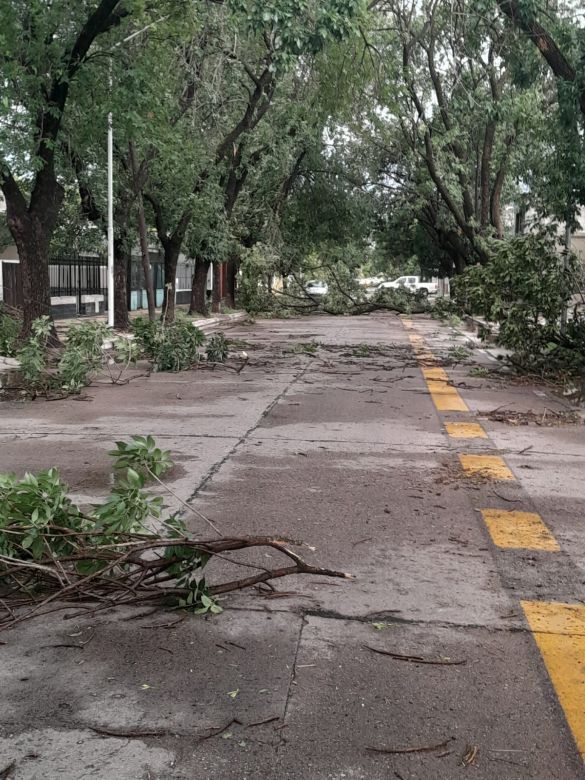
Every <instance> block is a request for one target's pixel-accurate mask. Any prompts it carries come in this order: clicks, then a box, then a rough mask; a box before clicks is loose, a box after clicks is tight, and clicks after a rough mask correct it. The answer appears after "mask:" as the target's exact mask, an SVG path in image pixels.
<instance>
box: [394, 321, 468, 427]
mask: <svg viewBox="0 0 585 780" xmlns="http://www.w3.org/2000/svg"><path fill="white" fill-rule="evenodd" d="M402 322H403V324H404V327H405V328H406V329H407V330H408V331H409V334H408V338H409V340H410V343H411V344H412V348H413V350H414V354H415V355H416V357H417V359H418V361H419V363H420V364H421V370H422V372H423V376H424V378H425V381H426V383H427V387H428V390H429V393H430V394H431V398H432V399H433V402H434V404H435V406H436V407H437V409H438V410H439V411H440V412H468V411H469V409H468V407H467V404H466V403H465V401H464V400H463V398H461V396H460V395H459V393H458V392H457V390H456V389H455V388H454V387H453V386H452V385H450V384H449V377H448V376H447V374H446V372H445V371H443V369H442V368H440V367H438V366H436V365H434V364H435V363H436V359H435V356H434V355H433V354H432V352H431V351H430V350H429V348H428V347H427V345H426V342H425V340H424V338H423V336H421V335H420V334H419V333H413V332H411V331H412V329H413V324H412V321H411V320H402Z"/></svg>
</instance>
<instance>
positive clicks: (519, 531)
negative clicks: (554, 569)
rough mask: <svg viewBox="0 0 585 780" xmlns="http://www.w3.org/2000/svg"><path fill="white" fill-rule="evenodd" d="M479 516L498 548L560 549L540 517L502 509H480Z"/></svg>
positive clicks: (556, 550) (549, 550) (531, 513)
mask: <svg viewBox="0 0 585 780" xmlns="http://www.w3.org/2000/svg"><path fill="white" fill-rule="evenodd" d="M481 514H482V515H483V519H484V520H485V523H486V525H487V527H488V531H489V532H490V535H491V537H492V539H493V541H494V544H497V546H498V547H504V548H506V549H515V550H519V549H523V550H545V551H546V552H559V550H560V549H561V548H560V547H559V544H558V542H557V540H556V539H555V538H554V536H553V535H552V533H551V532H550V531H549V529H548V528H547V527H546V525H545V524H544V522H543V520H542V518H541V516H540V515H537V514H535V513H533V512H516V511H506V510H504V509H482V510H481Z"/></svg>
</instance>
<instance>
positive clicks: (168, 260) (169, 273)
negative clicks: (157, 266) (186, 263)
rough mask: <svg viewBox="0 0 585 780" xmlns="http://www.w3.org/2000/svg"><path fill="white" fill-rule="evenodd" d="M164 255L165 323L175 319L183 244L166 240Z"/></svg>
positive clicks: (163, 316)
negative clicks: (179, 265) (178, 267)
mask: <svg viewBox="0 0 585 780" xmlns="http://www.w3.org/2000/svg"><path fill="white" fill-rule="evenodd" d="M163 252H164V254H163V257H164V270H165V290H164V293H163V305H162V310H163V313H162V318H163V322H164V323H165V324H168V323H171V322H174V321H175V301H176V297H177V293H176V286H177V265H178V263H179V254H180V252H181V244H177V243H176V242H175V241H170V240H165V241H164V243H163Z"/></svg>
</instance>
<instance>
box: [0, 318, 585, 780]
mask: <svg viewBox="0 0 585 780" xmlns="http://www.w3.org/2000/svg"><path fill="white" fill-rule="evenodd" d="M228 335H229V337H230V338H232V339H236V340H239V341H238V343H237V348H238V349H242V348H243V349H246V351H247V352H248V353H249V355H250V358H251V359H250V365H249V366H248V367H247V368H246V370H245V371H244V372H242V373H241V374H240V375H237V376H236V375H235V374H233V373H231V372H227V371H221V370H218V371H214V372H210V371H201V370H200V371H196V372H192V373H187V374H173V375H171V374H157V375H152V376H151V377H150V378H148V379H147V378H138V379H136V380H134V381H133V382H132V383H131V384H130V385H129V386H126V387H108V386H99V387H96V388H90V389H89V390H88V393H87V395H88V398H89V399H90V400H87V401H85V402H82V401H75V400H72V399H69V400H66V401H58V402H51V403H46V402H42V401H37V402H35V403H32V404H25V405H22V404H3V405H2V407H1V408H0V441H1V442H2V448H1V451H0V469H1V470H3V471H6V470H16V471H18V472H23V471H24V469H25V468H26V469H29V470H37V469H40V468H45V467H48V466H52V465H56V464H57V465H60V466H61V467H62V472H63V476H64V477H65V479H66V480H68V481H69V482H70V484H71V486H72V489H73V490H74V491H75V493H76V495H78V496H79V497H80V499H81V500H90V499H95V498H96V497H98V496H99V495H102V494H103V493H105V491H106V490H107V487H108V485H109V468H108V465H109V464H108V457H107V452H108V450H109V449H110V448H111V445H112V442H113V441H114V440H115V439H119V438H122V437H127V436H129V435H131V434H133V433H142V434H144V433H152V434H153V435H154V436H155V437H156V438H157V440H158V442H159V443H160V444H161V446H164V447H165V448H169V449H171V450H172V451H173V453H174V455H175V459H176V461H177V466H176V467H175V469H174V471H173V472H172V473H171V474H170V478H169V482H170V484H171V487H172V489H173V491H174V492H175V493H177V495H179V496H180V497H181V498H182V499H184V500H189V501H192V502H193V505H194V506H196V507H197V509H199V510H200V511H202V512H204V513H205V514H206V515H207V516H208V517H210V519H212V520H213V521H214V522H215V523H216V524H217V525H218V526H219V527H220V528H221V530H222V531H223V532H224V533H226V534H242V535H244V534H251V533H268V534H272V535H283V536H287V537H290V538H294V539H302V540H303V541H304V542H305V543H306V545H308V546H309V547H305V549H304V550H303V554H304V555H306V557H307V558H309V559H310V560H313V561H318V562H320V563H322V564H323V565H327V566H331V567H334V568H340V569H342V570H347V571H350V572H352V573H353V574H354V575H355V580H354V581H352V582H349V583H345V582H341V581H332V582H329V581H325V580H323V581H319V580H317V579H316V578H314V577H296V578H291V579H289V580H282V581H280V582H278V583H277V584H276V585H277V588H278V590H279V591H280V593H275V594H270V593H266V592H261V593H258V592H255V591H252V592H241V593H238V594H235V595H233V596H232V597H230V598H229V599H226V600H225V602H224V606H225V608H226V611H225V612H224V613H223V614H222V615H220V616H219V617H218V618H214V619H212V620H204V619H201V618H188V619H186V620H184V621H181V622H178V623H177V622H175V621H176V620H177V617H178V616H177V615H176V614H174V613H172V614H169V613H165V612H163V611H159V612H157V613H156V614H154V615H152V614H151V615H141V613H143V612H144V610H135V611H133V612H132V611H129V612H127V613H120V612H118V613H114V614H112V615H106V614H104V613H99V615H96V616H95V617H94V618H83V619H79V618H76V619H74V620H69V621H67V620H65V621H64V620H62V619H61V618H60V617H53V618H52V619H49V618H48V617H47V618H45V619H43V620H39V621H37V622H31V623H28V624H26V623H25V624H23V625H21V626H19V627H17V628H15V629H14V630H12V631H10V632H8V633H6V634H4V635H2V636H1V637H0V638H1V639H2V641H6V645H0V660H1V663H0V684H1V690H2V707H1V716H0V777H1V776H2V770H3V769H4V768H10V773H9V774H7V775H4V776H5V777H13V778H16V779H17V780H25V779H26V780H32V778H41V777H43V778H67V779H69V778H71V780H73V779H75V780H77V778H86V777H87V778H90V777H91V778H104V780H105V778H124V779H125V778H128V779H129V780H130V779H131V778H147V777H148V778H161V779H162V778H165V779H166V778H170V779H173V780H174V779H175V778H176V779H179V778H191V779H193V780H199V779H200V778H201V779H202V780H203V779H204V778H218V779H219V778H221V779H222V780H223V779H224V778H226V779H227V780H230V779H231V778H234V780H235V778H238V779H242V778H249V779H250V780H252V778H275V779H276V778H279V779H280V778H295V779H297V778H298V779H300V778H303V779H305V778H308V779H309V780H312V778H315V780H325V779H327V780H329V779H335V780H338V779H339V780H341V778H363V779H364V780H366V779H367V780H370V779H372V780H377V779H378V778H388V777H390V778H393V777H397V778H403V780H406V779H407V778H408V779H413V780H414V779H415V778H416V779H417V780H419V779H420V780H426V779H427V778H433V779H434V778H445V780H451V778H456V777H458V776H460V775H461V776H464V775H466V774H469V773H473V776H474V777H476V778H486V779H487V778H490V779H491V778H514V779H515V778H562V779H563V780H564V779H565V778H579V777H582V776H583V775H584V773H583V762H582V758H581V757H580V755H579V747H581V749H583V748H582V746H581V742H580V739H581V738H583V737H585V721H584V716H583V710H585V705H584V706H583V707H581V706H580V704H579V697H581V701H584V700H585V695H582V694H583V687H585V680H584V678H583V675H582V670H583V663H584V662H585V648H583V647H582V644H583V642H585V623H583V624H582V623H581V622H580V620H581V615H580V612H579V605H580V604H581V603H582V600H583V597H584V588H583V581H584V580H585V577H584V576H583V562H584V560H585V531H584V530H583V524H582V522H581V519H582V517H583V500H584V489H583V485H582V473H583V460H584V456H585V442H584V440H583V429H582V427H581V426H555V427H545V426H536V425H530V426H510V425H508V424H506V423H502V422H494V421H492V420H490V419H489V418H486V417H485V415H486V414H487V413H489V412H490V410H493V409H496V408H498V407H499V408H501V409H511V410H516V411H531V412H533V413H534V415H535V416H536V417H537V419H540V415H542V414H545V411H546V410H547V409H549V410H552V411H554V410H563V409H564V406H563V402H562V401H559V400H558V399H556V398H555V397H554V396H552V394H551V393H550V392H549V391H548V390H547V389H546V388H542V387H531V386H529V385H526V384H517V383H513V382H511V381H509V380H505V379H504V380H502V379H501V378H500V377H497V376H492V375H490V374H489V373H488V372H489V369H491V368H492V367H494V366H495V364H494V363H493V361H491V360H490V357H489V355H487V354H486V353H484V352H482V351H479V350H477V349H475V350H474V351H473V353H472V355H471V356H470V358H469V359H468V361H467V363H463V364H461V363H459V364H456V365H451V364H450V363H451V359H452V357H453V356H454V355H455V356H459V355H460V354H461V353H460V351H459V352H458V351H457V350H456V349H455V348H456V347H458V346H460V344H461V342H462V337H461V336H459V335H457V334H456V333H454V332H453V331H451V330H449V329H447V328H445V327H444V326H440V325H438V324H437V323H436V322H434V321H432V320H429V319H427V318H425V317H419V318H414V320H413V321H412V322H411V323H406V327H405V324H404V323H403V322H402V321H401V320H400V319H399V318H397V317H394V316H391V315H376V316H370V317H356V318H329V317H312V318H304V319H298V320H289V321H273V320H266V321H259V322H257V323H256V324H254V325H237V326H236V327H235V328H233V329H231V330H230V332H229V334H228ZM478 365H479V366H481V367H483V368H484V369H485V371H483V372H479V373H480V374H482V375H481V376H478V375H477V372H474V371H472V370H471V369H472V368H473V367H474V366H475V367H477V366H478ZM442 372H444V373H442ZM470 372H471V373H470ZM483 374H486V375H485V376H484V375H483ZM449 405H451V406H455V407H458V408H455V409H448V408H447V409H445V408H441V407H445V406H449ZM438 407H439V408H438ZM549 414H551V412H550V411H549ZM470 424H472V425H474V426H480V429H479V430H481V431H482V432H483V435H478V436H476V438H462V437H461V435H460V434H462V433H463V432H466V433H467V434H470V433H473V432H474V431H475V434H476V435H477V434H478V429H477V427H476V428H475V429H473V428H471V429H470V428H463V427H461V426H463V425H464V426H469V425H470ZM449 431H450V433H449ZM454 434H457V435H454ZM461 456H464V458H463V461H462V460H461ZM465 456H467V457H468V458H469V456H471V460H468V461H465ZM490 458H499V459H501V463H500V466H501V465H503V466H504V467H505V468H507V469H509V470H510V474H511V476H512V478H511V479H506V480H503V481H502V480H499V479H498V480H494V479H493V478H492V477H491V476H490V475H489V474H488V472H487V470H486V464H489V463H490V462H491V461H489V459H490ZM474 459H476V460H474ZM477 459H480V460H477ZM481 459H483V460H481ZM486 459H487V460H486ZM466 463H467V465H468V466H469V464H470V463H471V464H472V465H474V468H475V467H477V468H475V471H474V472H473V473H470V472H469V468H468V471H467V472H466V471H465V464H466ZM478 464H479V466H478ZM482 464H483V465H482ZM499 476H501V474H500V475H499ZM482 510H483V511H482ZM486 510H492V511H496V510H499V512H500V514H495V515H494V514H492V515H489V514H488V515H486V514H485V512H486ZM512 510H513V511H515V512H517V513H522V514H516V515H515V516H514V517H512V516H511V515H510V514H504V513H506V512H511V511H512ZM528 516H530V518H532V519H531V520H530V519H527V517H528ZM535 518H537V519H536V520H535ZM512 521H513V522H512ZM539 521H540V523H541V525H539ZM490 523H491V524H490ZM511 523H512V524H511ZM192 528H193V530H194V531H197V532H199V533H201V534H202V535H204V536H207V534H208V531H207V529H205V528H203V527H201V526H199V527H198V526H197V525H196V520H195V519H193V525H192ZM498 534H500V535H498ZM494 540H496V541H494ZM502 540H504V542H505V544H506V545H508V546H504V545H503V544H502ZM543 540H544V541H543ZM551 540H552V542H554V544H553V543H552V542H551ZM518 541H520V542H521V543H522V544H523V545H524V546H510V545H518ZM545 542H547V543H548V549H547V544H546V543H545ZM527 545H528V546H527ZM539 545H540V546H539ZM266 556H268V558H267V557H266ZM240 560H243V561H245V562H247V563H249V564H258V565H262V564H266V563H273V562H275V561H276V554H273V553H270V554H265V553H260V554H258V553H256V554H250V555H249V556H248V557H247V558H240ZM228 568H229V567H228V564H226V563H225V562H220V563H218V564H213V566H211V567H210V575H209V576H210V578H211V579H213V578H214V577H216V578H218V577H220V576H224V575H225V574H226V573H228ZM236 571H237V569H236ZM229 574H230V575H231V574H233V571H231V570H230V572H229ZM543 604H544V605H553V606H552V607H547V609H548V611H547V610H546V609H544V608H543V607H542V605H543ZM559 605H569V607H570V608H572V609H573V611H572V612H569V614H567V612H566V609H565V611H563V609H562V608H561V607H560V606H559ZM551 610H552V611H551ZM57 614H59V613H57ZM582 625H583V626H584V627H583V629H582ZM559 659H561V662H560V663H559ZM575 702H576V703H575ZM582 727H583V733H581V729H582ZM578 745H579V747H578Z"/></svg>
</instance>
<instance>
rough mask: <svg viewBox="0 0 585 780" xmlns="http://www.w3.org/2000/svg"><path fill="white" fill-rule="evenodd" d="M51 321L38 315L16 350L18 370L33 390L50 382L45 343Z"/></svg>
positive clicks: (47, 338) (49, 331) (50, 327)
mask: <svg viewBox="0 0 585 780" xmlns="http://www.w3.org/2000/svg"><path fill="white" fill-rule="evenodd" d="M51 329H52V323H51V320H50V318H49V317H40V318H39V319H37V320H35V321H34V322H33V324H32V331H31V335H30V338H29V339H28V340H27V342H26V343H25V344H24V345H23V346H22V347H21V348H20V349H19V350H18V352H17V353H16V357H17V359H18V360H19V362H20V371H21V373H22V375H23V377H24V379H25V380H26V382H27V383H28V384H29V386H30V388H31V389H32V390H33V391H37V390H41V389H46V388H47V387H48V386H49V384H50V377H49V375H48V374H47V362H48V355H47V344H48V341H49V336H50V335H51Z"/></svg>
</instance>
